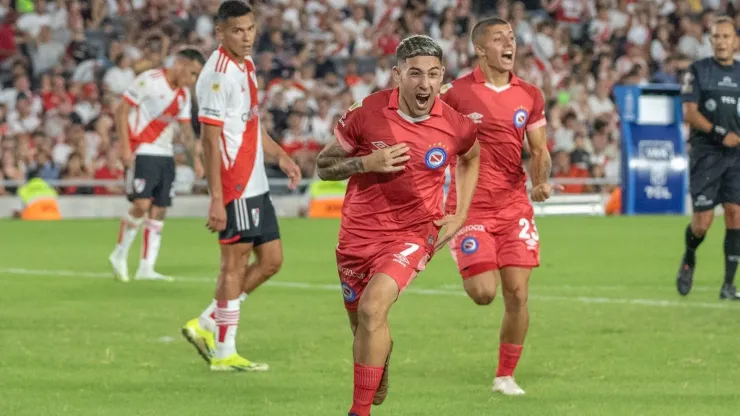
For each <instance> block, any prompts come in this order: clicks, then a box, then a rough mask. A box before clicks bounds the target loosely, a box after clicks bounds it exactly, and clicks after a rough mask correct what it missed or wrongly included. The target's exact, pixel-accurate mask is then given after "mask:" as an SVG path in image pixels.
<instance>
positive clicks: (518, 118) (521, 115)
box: [514, 107, 529, 129]
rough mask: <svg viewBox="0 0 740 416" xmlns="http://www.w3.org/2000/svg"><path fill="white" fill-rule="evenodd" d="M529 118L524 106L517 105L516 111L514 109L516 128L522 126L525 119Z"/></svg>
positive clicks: (525, 122) (525, 121)
mask: <svg viewBox="0 0 740 416" xmlns="http://www.w3.org/2000/svg"><path fill="white" fill-rule="evenodd" d="M528 118H529V113H528V112H527V110H525V109H524V108H521V107H519V108H518V109H517V110H516V111H514V126H516V128H518V129H520V128H522V127H524V125H525V124H527V119H528Z"/></svg>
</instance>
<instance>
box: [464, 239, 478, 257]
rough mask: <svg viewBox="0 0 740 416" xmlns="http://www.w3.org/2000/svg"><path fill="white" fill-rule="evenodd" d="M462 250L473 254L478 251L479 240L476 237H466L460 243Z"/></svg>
mask: <svg viewBox="0 0 740 416" xmlns="http://www.w3.org/2000/svg"><path fill="white" fill-rule="evenodd" d="M460 250H461V251H462V252H463V253H465V254H473V253H475V252H476V251H478V240H477V239H476V238H475V237H465V238H463V240H462V242H461V243H460Z"/></svg>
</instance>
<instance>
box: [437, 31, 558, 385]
mask: <svg viewBox="0 0 740 416" xmlns="http://www.w3.org/2000/svg"><path fill="white" fill-rule="evenodd" d="M471 39H472V41H473V44H474V46H475V52H476V54H477V55H478V58H479V61H480V64H479V66H478V67H477V68H475V70H474V71H473V72H472V73H471V74H469V75H467V76H465V77H462V78H460V79H458V80H456V81H454V82H453V83H452V84H446V85H444V86H443V87H442V99H443V100H444V101H445V102H446V103H447V104H449V105H450V106H451V107H452V108H454V109H455V110H457V111H459V112H461V113H462V114H466V115H467V116H468V117H469V118H470V119H471V120H473V121H474V122H475V123H476V124H477V125H478V132H479V133H478V134H479V140H480V147H481V168H480V180H479V181H478V189H477V190H476V192H475V196H474V197H473V202H472V204H471V207H470V214H469V215H468V220H467V222H466V223H465V224H464V225H463V227H462V228H461V229H460V232H459V233H458V234H457V235H455V237H454V238H453V239H452V241H451V242H450V248H451V250H452V255H453V257H454V258H455V261H456V263H457V266H458V269H459V270H460V274H461V275H462V278H463V286H464V287H465V291H466V292H467V293H468V295H469V296H470V297H471V298H472V299H473V301H474V302H475V303H477V304H479V305H487V304H490V303H491V302H492V301H493V298H494V296H495V295H496V287H497V286H498V282H499V280H501V283H502V286H503V295H504V305H505V312H504V319H503V323H502V326H501V336H500V346H499V363H498V370H497V371H496V378H495V379H494V383H493V391H498V392H502V393H504V394H506V395H520V394H524V390H522V389H521V388H519V386H518V385H517V384H516V382H515V381H514V378H513V375H514V369H515V368H516V365H517V362H518V361H519V357H520V355H521V351H522V346H523V344H524V337H525V335H526V333H527V328H528V326H529V312H528V310H527V293H528V285H529V277H530V274H531V271H532V268H534V267H537V266H539V262H540V253H539V235H538V234H537V228H536V227H535V224H534V210H533V209H532V206H531V204H530V202H529V198H528V196H527V190H526V186H525V183H526V174H525V173H524V169H523V168H522V156H521V155H522V146H523V144H524V137H525V133H526V137H527V140H528V141H529V147H530V152H531V153H532V168H531V172H530V173H531V177H532V185H533V189H532V200H534V201H544V200H546V199H547V198H549V197H550V194H551V193H552V191H553V189H559V187H556V186H553V185H551V184H549V183H547V180H548V178H549V177H550V168H551V165H552V161H551V160H550V154H549V152H548V150H547V143H546V134H545V123H546V121H545V108H544V107H545V104H544V99H543V97H542V92H541V91H540V90H539V89H538V88H537V87H535V86H533V85H531V84H528V83H526V82H524V81H522V80H521V79H519V78H517V77H516V75H514V73H513V72H512V70H513V67H514V57H515V54H516V40H515V37H514V31H513V30H512V28H511V25H509V23H508V22H506V21H505V20H502V19H499V18H496V17H493V18H488V19H484V20H481V21H480V22H478V23H477V24H476V25H475V27H474V28H473V31H472V34H471ZM454 164H455V161H454V160H453V161H452V166H454ZM456 179H457V178H455V176H454V171H453V176H452V183H453V184H454V183H455V182H456ZM456 206H457V201H456V199H455V187H454V186H451V192H450V195H449V197H448V200H447V207H446V211H447V212H455V209H456Z"/></svg>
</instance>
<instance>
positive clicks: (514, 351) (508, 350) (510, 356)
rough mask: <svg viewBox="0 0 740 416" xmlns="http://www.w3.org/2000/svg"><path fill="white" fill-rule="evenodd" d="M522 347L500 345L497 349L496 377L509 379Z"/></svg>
mask: <svg viewBox="0 0 740 416" xmlns="http://www.w3.org/2000/svg"><path fill="white" fill-rule="evenodd" d="M522 348H523V346H522V345H516V344H501V345H500V346H499V347H498V370H496V377H511V376H513V375H514V369H515V368H516V364H517V363H518V362H519V357H521V355H522Z"/></svg>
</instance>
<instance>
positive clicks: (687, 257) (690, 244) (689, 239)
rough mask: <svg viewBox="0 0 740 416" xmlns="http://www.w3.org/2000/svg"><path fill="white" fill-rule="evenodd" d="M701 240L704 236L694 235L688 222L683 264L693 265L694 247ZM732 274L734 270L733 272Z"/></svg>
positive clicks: (697, 245) (694, 261) (694, 259)
mask: <svg viewBox="0 0 740 416" xmlns="http://www.w3.org/2000/svg"><path fill="white" fill-rule="evenodd" d="M728 231H730V230H728ZM732 231H740V230H732ZM702 241H704V236H701V237H697V236H695V235H694V232H693V231H691V224H689V225H688V226H687V227H686V253H685V254H684V260H683V262H684V264H688V265H689V267H694V264H695V263H696V248H697V247H699V244H701V242H702ZM725 247H727V244H726V243H725ZM736 266H737V264H736ZM733 276H734V272H733Z"/></svg>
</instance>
